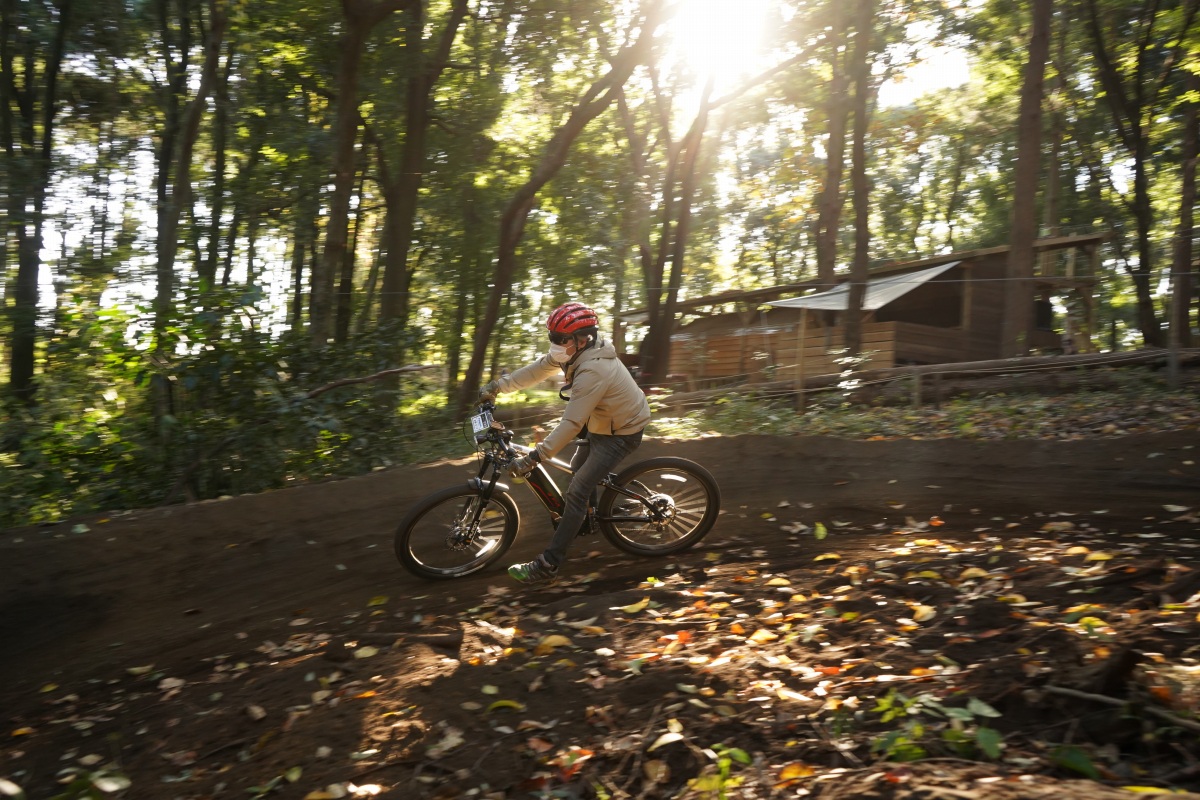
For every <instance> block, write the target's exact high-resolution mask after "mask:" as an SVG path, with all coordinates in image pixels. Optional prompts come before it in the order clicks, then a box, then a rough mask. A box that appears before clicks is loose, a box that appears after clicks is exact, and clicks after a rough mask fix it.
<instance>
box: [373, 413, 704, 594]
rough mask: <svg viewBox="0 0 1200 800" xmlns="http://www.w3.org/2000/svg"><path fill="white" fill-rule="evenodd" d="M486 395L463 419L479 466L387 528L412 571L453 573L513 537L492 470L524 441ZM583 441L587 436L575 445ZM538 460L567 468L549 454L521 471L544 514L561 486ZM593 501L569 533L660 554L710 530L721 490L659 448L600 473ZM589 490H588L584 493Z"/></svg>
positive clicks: (511, 517)
mask: <svg viewBox="0 0 1200 800" xmlns="http://www.w3.org/2000/svg"><path fill="white" fill-rule="evenodd" d="M494 410H495V407H494V406H493V405H492V404H491V403H484V404H483V405H481V406H479V409H478V413H477V414H475V415H474V416H472V417H471V434H470V436H471V438H472V440H473V442H474V444H475V447H476V449H477V450H478V451H479V453H480V456H481V463H480V466H479V473H478V474H477V475H476V476H475V477H474V478H471V479H470V480H468V481H467V483H466V484H465V485H459V486H449V487H447V488H445V489H442V490H441V491H438V492H434V493H433V494H430V495H429V496H427V497H425V498H424V499H422V500H421V501H420V502H418V503H417V504H416V505H415V506H413V508H412V509H411V510H410V511H409V512H408V514H407V515H405V517H404V519H403V520H402V521H401V523H400V525H399V527H398V528H397V529H396V534H395V550H396V558H397V559H398V560H399V561H400V564H401V565H403V566H404V568H405V569H407V570H408V571H409V572H412V573H413V574H414V575H417V576H419V577H422V578H429V579H433V580H444V579H450V578H461V577H464V576H466V575H471V574H474V573H476V572H479V571H480V570H482V569H485V568H486V567H488V566H489V565H491V564H493V563H495V562H496V561H497V560H498V559H499V558H500V557H501V556H503V555H504V553H505V552H507V551H508V549H509V548H510V547H511V546H512V544H513V542H514V541H516V538H517V532H518V530H519V529H520V525H521V515H520V512H519V511H518V509H517V504H516V501H515V500H514V499H513V497H512V494H511V489H510V487H509V485H508V484H507V483H504V482H502V481H501V480H500V478H501V477H502V476H503V475H504V474H505V473H506V472H507V470H508V467H509V465H510V464H511V463H512V462H513V460H515V459H516V458H518V457H519V456H521V455H523V454H525V453H528V452H530V450H531V449H532V448H529V447H525V446H524V445H521V444H515V443H513V441H512V440H513V437H514V431H512V430H511V429H509V428H507V427H505V425H504V424H503V423H502V422H500V421H499V420H497V419H495V417H494V416H493V414H492V412H493V411H494ZM575 444H576V445H578V446H586V444H587V440H586V439H583V440H580V441H577V442H576V443H575ZM547 466H551V467H554V468H555V469H558V470H560V471H562V472H566V473H568V474H571V472H572V470H571V465H570V464H569V463H567V462H565V461H561V460H559V459H557V458H552V459H548V460H546V461H544V462H543V463H541V464H538V465H537V466H536V467H535V468H534V469H533V471H532V472H530V473H529V474H527V475H526V476H524V480H525V483H527V484H528V485H529V488H530V490H531V491H532V492H533V494H534V496H535V497H536V498H537V499H538V500H539V501H540V502H541V503H542V505H543V506H545V507H546V510H547V511H548V512H549V513H550V518H551V521H552V522H557V521H558V520H559V518H561V516H562V512H563V509H564V508H565V501H564V499H563V494H562V491H561V490H560V489H559V488H558V485H557V484H556V483H555V482H554V479H553V478H552V477H551V475H550V472H549V471H548V470H547V469H546V467H547ZM598 488H599V489H601V490H603V491H602V494H601V495H600V499H599V502H596V503H595V504H594V505H593V507H592V508H590V509H589V511H588V516H587V519H586V520H585V521H584V524H583V527H582V529H581V531H580V534H579V535H588V534H591V533H594V532H596V531H597V530H598V531H599V532H600V533H601V534H603V536H604V537H605V538H606V539H607V540H608V541H609V542H611V543H612V544H613V545H614V546H615V547H617V548H618V549H620V550H622V551H624V552H626V553H630V554H633V555H638V556H665V555H671V554H674V553H679V552H682V551H684V550H687V549H688V548H689V547H692V546H693V545H695V544H696V543H697V542H699V541H700V540H701V539H703V538H704V536H705V535H706V534H707V533H708V532H709V530H711V529H712V526H713V523H715V522H716V520H717V515H718V514H719V513H720V506H721V492H720V489H719V488H718V487H717V482H716V480H715V479H714V478H713V476H712V474H711V473H709V471H708V470H706V469H705V468H704V467H702V466H700V465H699V464H697V463H695V462H694V461H689V460H687V459H685V458H676V457H673V456H663V457H658V458H650V459H646V460H645V461H639V462H637V463H634V464H631V465H630V466H628V467H626V468H625V469H623V470H621V472H619V473H610V474H609V475H608V477H607V478H605V479H604V480H603V481H601V483H600V485H599V487H598ZM594 495H595V493H593V496H594Z"/></svg>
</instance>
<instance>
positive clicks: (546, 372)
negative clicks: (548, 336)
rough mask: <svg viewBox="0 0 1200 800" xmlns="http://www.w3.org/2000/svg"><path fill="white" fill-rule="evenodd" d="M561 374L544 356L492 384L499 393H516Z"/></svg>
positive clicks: (555, 365) (559, 369) (558, 368)
mask: <svg viewBox="0 0 1200 800" xmlns="http://www.w3.org/2000/svg"><path fill="white" fill-rule="evenodd" d="M561 374H562V367H560V366H559V365H558V364H555V363H554V362H553V361H551V360H550V356H548V355H544V356H542V357H541V358H539V359H538V360H537V361H534V362H533V363H532V364H527V365H525V366H524V367H521V368H520V369H519V370H517V371H516V372H513V373H512V374H510V375H505V376H503V377H500V378H497V379H496V380H495V381H493V383H495V384H496V388H497V389H498V390H499V391H501V392H518V391H520V390H521V389H528V388H529V387H530V386H537V385H538V384H539V383H541V382H542V381H544V380H546V379H548V378H553V377H555V376H556V375H561Z"/></svg>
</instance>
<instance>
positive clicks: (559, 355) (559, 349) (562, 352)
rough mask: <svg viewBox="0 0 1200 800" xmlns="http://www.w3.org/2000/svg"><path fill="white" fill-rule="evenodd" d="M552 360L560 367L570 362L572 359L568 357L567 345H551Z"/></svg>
mask: <svg viewBox="0 0 1200 800" xmlns="http://www.w3.org/2000/svg"><path fill="white" fill-rule="evenodd" d="M550 360H551V361H553V362H554V363H555V364H558V365H560V366H561V365H563V364H565V363H567V362H568V361H570V360H571V357H570V356H569V355H567V346H566V345H565V344H552V345H550Z"/></svg>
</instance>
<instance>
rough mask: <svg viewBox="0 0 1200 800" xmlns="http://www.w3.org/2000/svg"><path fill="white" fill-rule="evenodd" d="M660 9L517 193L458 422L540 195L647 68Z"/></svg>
mask: <svg viewBox="0 0 1200 800" xmlns="http://www.w3.org/2000/svg"><path fill="white" fill-rule="evenodd" d="M661 8H662V0H651V3H650V10H649V11H648V12H647V13H646V15H645V16H644V18H643V22H642V30H641V32H640V34H639V36H638V38H637V40H636V41H635V42H634V43H633V44H631V45H629V46H627V47H625V48H624V49H622V50H621V52H619V53H618V54H617V55H616V56H615V57H614V58H613V59H612V62H611V63H612V68H611V69H610V70H609V71H608V73H607V74H605V75H604V76H603V77H601V78H600V79H599V80H597V81H596V82H595V83H593V84H592V85H591V86H590V87H589V88H588V90H587V91H586V92H585V93H584V95H583V97H582V98H581V99H580V101H579V102H578V103H577V104H576V105H575V107H574V108H573V109H572V110H571V114H570V116H569V117H568V118H567V121H566V122H564V123H563V124H562V125H561V126H560V127H559V128H558V130H556V131H555V132H554V135H553V136H552V137H551V138H550V141H549V142H548V143H547V144H546V149H545V151H544V152H543V153H542V157H541V159H540V160H539V161H538V163H537V164H536V165H535V166H534V168H533V172H532V173H531V174H530V176H529V180H527V181H526V182H525V184H524V185H523V186H521V187H520V188H519V189H518V190H517V191H516V193H515V194H514V195H513V197H512V198H511V199H510V200H509V202H508V204H507V205H506V206H505V208H504V212H503V213H502V214H501V217H500V241H499V248H498V251H497V254H496V266H495V270H494V272H493V275H492V281H491V283H492V290H491V293H490V295H489V297H488V303H487V307H486V309H485V311H484V316H483V319H482V320H480V322H479V325H478V326H477V327H476V329H475V345H474V349H473V351H472V353H471V362H470V364H469V365H468V366H467V374H466V376H465V377H464V379H463V385H462V391H461V392H460V394H459V399H458V403H457V412H458V415H459V416H461V415H463V414H465V413H466V410H467V407H468V405H469V404H470V402H471V400H473V399H474V395H475V392H476V390H477V389H478V388H479V383H480V377H481V376H482V375H483V368H484V360H485V359H486V357H487V344H488V339H489V338H490V337H491V335H492V331H493V330H494V329H495V327H496V320H497V318H498V316H499V314H500V303H501V301H502V300H503V299H504V296H505V295H506V294H507V293H508V292H509V291H510V290H511V287H512V279H513V274H514V273H515V272H516V268H517V258H516V254H517V245H518V244H520V242H521V237H522V236H523V235H524V232H525V224H526V222H527V221H528V218H529V212H530V211H531V210H532V209H533V203H534V200H535V199H536V197H537V193H538V192H539V191H540V190H541V188H542V187H543V186H545V185H546V184H547V183H549V182H550V180H551V179H552V178H553V177H554V176H555V175H556V174H558V171H559V170H560V169H562V166H563V164H564V163H566V160H567V155H568V154H569V153H570V151H571V145H572V144H573V143H574V142H575V139H576V138H577V137H578V136H579V134H580V133H582V132H583V129H584V128H585V127H587V124H588V123H589V122H591V121H592V120H593V119H595V118H596V117H597V116H599V115H600V113H601V112H602V111H604V110H605V109H606V108H608V107H609V105H611V104H612V102H613V100H615V99H616V96H617V91H618V90H619V88H620V87H621V86H622V85H623V84H624V83H625V81H627V80H628V79H629V76H630V74H632V72H633V70H634V68H635V67H637V65H638V64H640V63H642V61H643V60H644V58H645V57H646V55H647V54H648V52H649V50H650V45H651V41H652V37H653V33H654V31H655V30H657V29H658V26H659V24H660V22H661V14H660V13H659V12H660V11H661Z"/></svg>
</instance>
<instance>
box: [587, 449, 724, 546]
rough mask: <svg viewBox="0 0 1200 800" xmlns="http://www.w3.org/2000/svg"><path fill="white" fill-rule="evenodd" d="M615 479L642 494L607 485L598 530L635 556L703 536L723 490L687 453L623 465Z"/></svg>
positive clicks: (714, 516) (718, 507) (686, 543)
mask: <svg viewBox="0 0 1200 800" xmlns="http://www.w3.org/2000/svg"><path fill="white" fill-rule="evenodd" d="M615 484H616V485H617V486H620V487H623V488H625V489H627V490H629V491H630V492H632V493H634V494H636V495H638V496H639V497H640V498H644V500H642V499H637V498H633V497H628V496H626V495H624V494H621V493H620V492H618V491H615V490H613V489H606V490H605V492H604V496H603V497H601V498H600V504H599V505H598V506H597V508H596V511H597V516H598V517H599V524H600V531H601V532H602V533H603V534H604V537H605V538H606V539H608V540H609V541H610V542H612V543H613V545H614V546H615V547H617V548H618V549H620V550H624V551H625V552H626V553H632V554H633V555H637V556H665V555H671V554H672V553H678V552H680V551H682V550H686V549H688V548H689V547H691V546H692V545H694V544H696V542H698V541H700V540H701V539H703V538H704V535H705V534H707V533H708V532H709V530H710V529H711V528H712V526H713V523H715V522H716V521H717V514H719V513H720V511H721V490H720V489H719V488H717V482H716V480H715V479H714V478H713V476H712V475H711V474H710V473H709V471H708V470H706V469H705V468H704V467H702V466H700V465H699V464H697V463H696V462H694V461H688V460H687V459H686V458H674V457H670V456H667V457H663V458H651V459H648V460H646V461H641V462H639V463H637V464H633V465H631V466H629V467H628V468H626V469H625V470H624V471H623V472H621V474H619V475H618V476H617V478H616V481H615Z"/></svg>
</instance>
